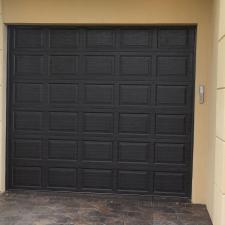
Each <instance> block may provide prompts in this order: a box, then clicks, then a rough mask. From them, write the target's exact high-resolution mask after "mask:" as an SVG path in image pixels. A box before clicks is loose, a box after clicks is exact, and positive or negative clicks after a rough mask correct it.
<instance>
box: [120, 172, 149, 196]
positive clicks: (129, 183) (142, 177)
mask: <svg viewBox="0 0 225 225" xmlns="http://www.w3.org/2000/svg"><path fill="white" fill-rule="evenodd" d="M149 183H150V182H149V177H148V173H147V172H146V171H123V170H121V171H119V172H118V184H117V185H118V190H122V191H123V190H124V191H128V192H129V191H134V192H149Z"/></svg>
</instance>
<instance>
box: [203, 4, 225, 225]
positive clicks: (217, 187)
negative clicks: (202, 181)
mask: <svg viewBox="0 0 225 225" xmlns="http://www.w3.org/2000/svg"><path fill="white" fill-rule="evenodd" d="M224 12H225V0H216V1H214V38H213V49H214V52H213V64H212V76H215V78H216V79H214V78H212V79H211V81H212V82H211V84H210V87H209V89H210V96H211V97H210V107H211V108H213V110H211V111H210V119H211V126H210V128H211V130H210V135H209V137H210V139H209V140H210V143H211V144H210V148H211V150H210V152H211V157H210V158H211V160H209V162H208V172H209V183H208V191H209V192H208V198H207V207H208V209H209V213H210V215H211V218H212V220H213V224H214V225H224V224H225V13H224ZM216 80H217V81H216ZM214 109H216V110H214ZM215 124H216V126H215ZM215 127H216V129H215Z"/></svg>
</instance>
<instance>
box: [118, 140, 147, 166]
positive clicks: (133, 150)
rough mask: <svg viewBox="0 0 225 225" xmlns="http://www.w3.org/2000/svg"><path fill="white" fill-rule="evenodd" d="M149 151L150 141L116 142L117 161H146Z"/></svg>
mask: <svg viewBox="0 0 225 225" xmlns="http://www.w3.org/2000/svg"><path fill="white" fill-rule="evenodd" d="M150 151H151V149H150V143H141V142H138V143H136V142H122V141H121V142H119V143H118V161H119V162H135V163H141V162H143V163H148V161H149V160H150V158H149V155H150Z"/></svg>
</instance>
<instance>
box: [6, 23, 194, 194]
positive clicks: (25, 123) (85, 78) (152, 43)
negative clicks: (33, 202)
mask: <svg viewBox="0 0 225 225" xmlns="http://www.w3.org/2000/svg"><path fill="white" fill-rule="evenodd" d="M9 39H10V40H9V66H8V69H9V71H8V81H9V82H8V85H9V87H8V147H7V149H8V150H7V151H8V173H7V174H8V188H9V189H18V188H20V189H51V190H71V191H82V192H83V191H93V192H116V193H139V194H149V195H171V196H184V197H188V196H190V194H191V174H192V169H191V168H192V136H193V127H192V124H193V84H194V51H195V29H194V28H193V27H141V28H140V27H139V28H138V27H37V26H33V27H30V26H25V27H24V26H23V27H22V26H11V27H10V28H9Z"/></svg>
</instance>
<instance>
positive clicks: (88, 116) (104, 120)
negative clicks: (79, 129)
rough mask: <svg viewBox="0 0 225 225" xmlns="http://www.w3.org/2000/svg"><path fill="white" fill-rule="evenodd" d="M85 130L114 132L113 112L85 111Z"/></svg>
mask: <svg viewBox="0 0 225 225" xmlns="http://www.w3.org/2000/svg"><path fill="white" fill-rule="evenodd" d="M83 129H84V130H83V131H84V132H94V133H95V132H96V133H113V113H91V112H90V113H84V128H83Z"/></svg>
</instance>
